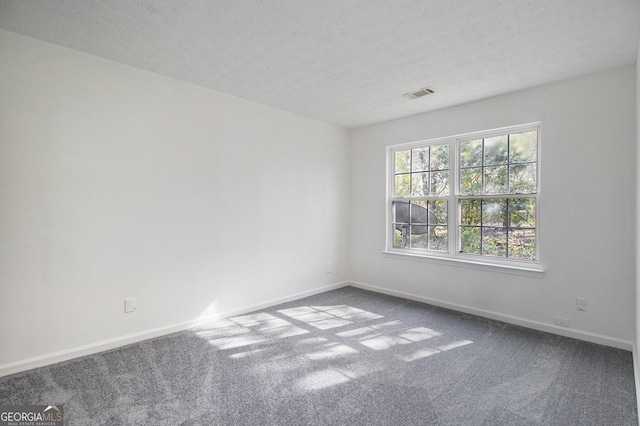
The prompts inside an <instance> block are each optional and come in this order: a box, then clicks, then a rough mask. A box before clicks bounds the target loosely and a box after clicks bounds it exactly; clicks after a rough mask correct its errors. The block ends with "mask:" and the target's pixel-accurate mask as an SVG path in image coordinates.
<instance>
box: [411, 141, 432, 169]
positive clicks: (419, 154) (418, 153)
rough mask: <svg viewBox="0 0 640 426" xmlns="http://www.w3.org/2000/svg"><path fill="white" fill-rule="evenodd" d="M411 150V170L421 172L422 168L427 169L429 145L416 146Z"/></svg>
mask: <svg viewBox="0 0 640 426" xmlns="http://www.w3.org/2000/svg"><path fill="white" fill-rule="evenodd" d="M412 152H413V159H412V164H411V169H412V171H414V172H421V171H423V170H429V147H425V148H416V149H414V150H412Z"/></svg>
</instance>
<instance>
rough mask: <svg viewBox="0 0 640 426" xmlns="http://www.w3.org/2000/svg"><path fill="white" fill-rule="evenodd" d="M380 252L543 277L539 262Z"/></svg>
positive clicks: (418, 260)
mask: <svg viewBox="0 0 640 426" xmlns="http://www.w3.org/2000/svg"><path fill="white" fill-rule="evenodd" d="M382 254H384V255H385V257H389V258H395V259H404V260H411V261H417V262H428V263H437V264H441V265H455V266H461V267H464V268H470V269H477V270H481V271H489V272H498V273H502V274H513V275H520V276H525V277H534V278H543V277H544V270H543V269H542V265H540V264H537V263H536V264H532V265H531V266H529V265H527V266H520V265H505V264H497V263H489V262H483V261H481V260H473V259H466V258H453V257H445V256H435V255H429V254H416V253H412V252H404V251H402V252H401V251H390V250H384V251H383V252H382Z"/></svg>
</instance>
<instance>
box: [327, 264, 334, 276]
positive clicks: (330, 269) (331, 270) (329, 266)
mask: <svg viewBox="0 0 640 426" xmlns="http://www.w3.org/2000/svg"><path fill="white" fill-rule="evenodd" d="M331 272H333V265H331V264H330V263H327V274H330V273H331Z"/></svg>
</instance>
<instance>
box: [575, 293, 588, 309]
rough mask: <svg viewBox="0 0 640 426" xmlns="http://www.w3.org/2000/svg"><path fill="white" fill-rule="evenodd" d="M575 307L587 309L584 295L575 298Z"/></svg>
mask: <svg viewBox="0 0 640 426" xmlns="http://www.w3.org/2000/svg"><path fill="white" fill-rule="evenodd" d="M576 309H577V310H579V311H585V312H586V311H587V299H586V297H578V298H577V299H576Z"/></svg>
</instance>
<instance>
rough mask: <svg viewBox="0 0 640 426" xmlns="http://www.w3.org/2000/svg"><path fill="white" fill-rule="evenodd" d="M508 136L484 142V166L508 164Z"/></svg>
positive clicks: (487, 139) (488, 139)
mask: <svg viewBox="0 0 640 426" xmlns="http://www.w3.org/2000/svg"><path fill="white" fill-rule="evenodd" d="M507 153H508V148H507V136H506V135H504V136H496V137H494V138H486V139H485V140H484V165H485V166H490V165H492V164H506V163H507Z"/></svg>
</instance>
